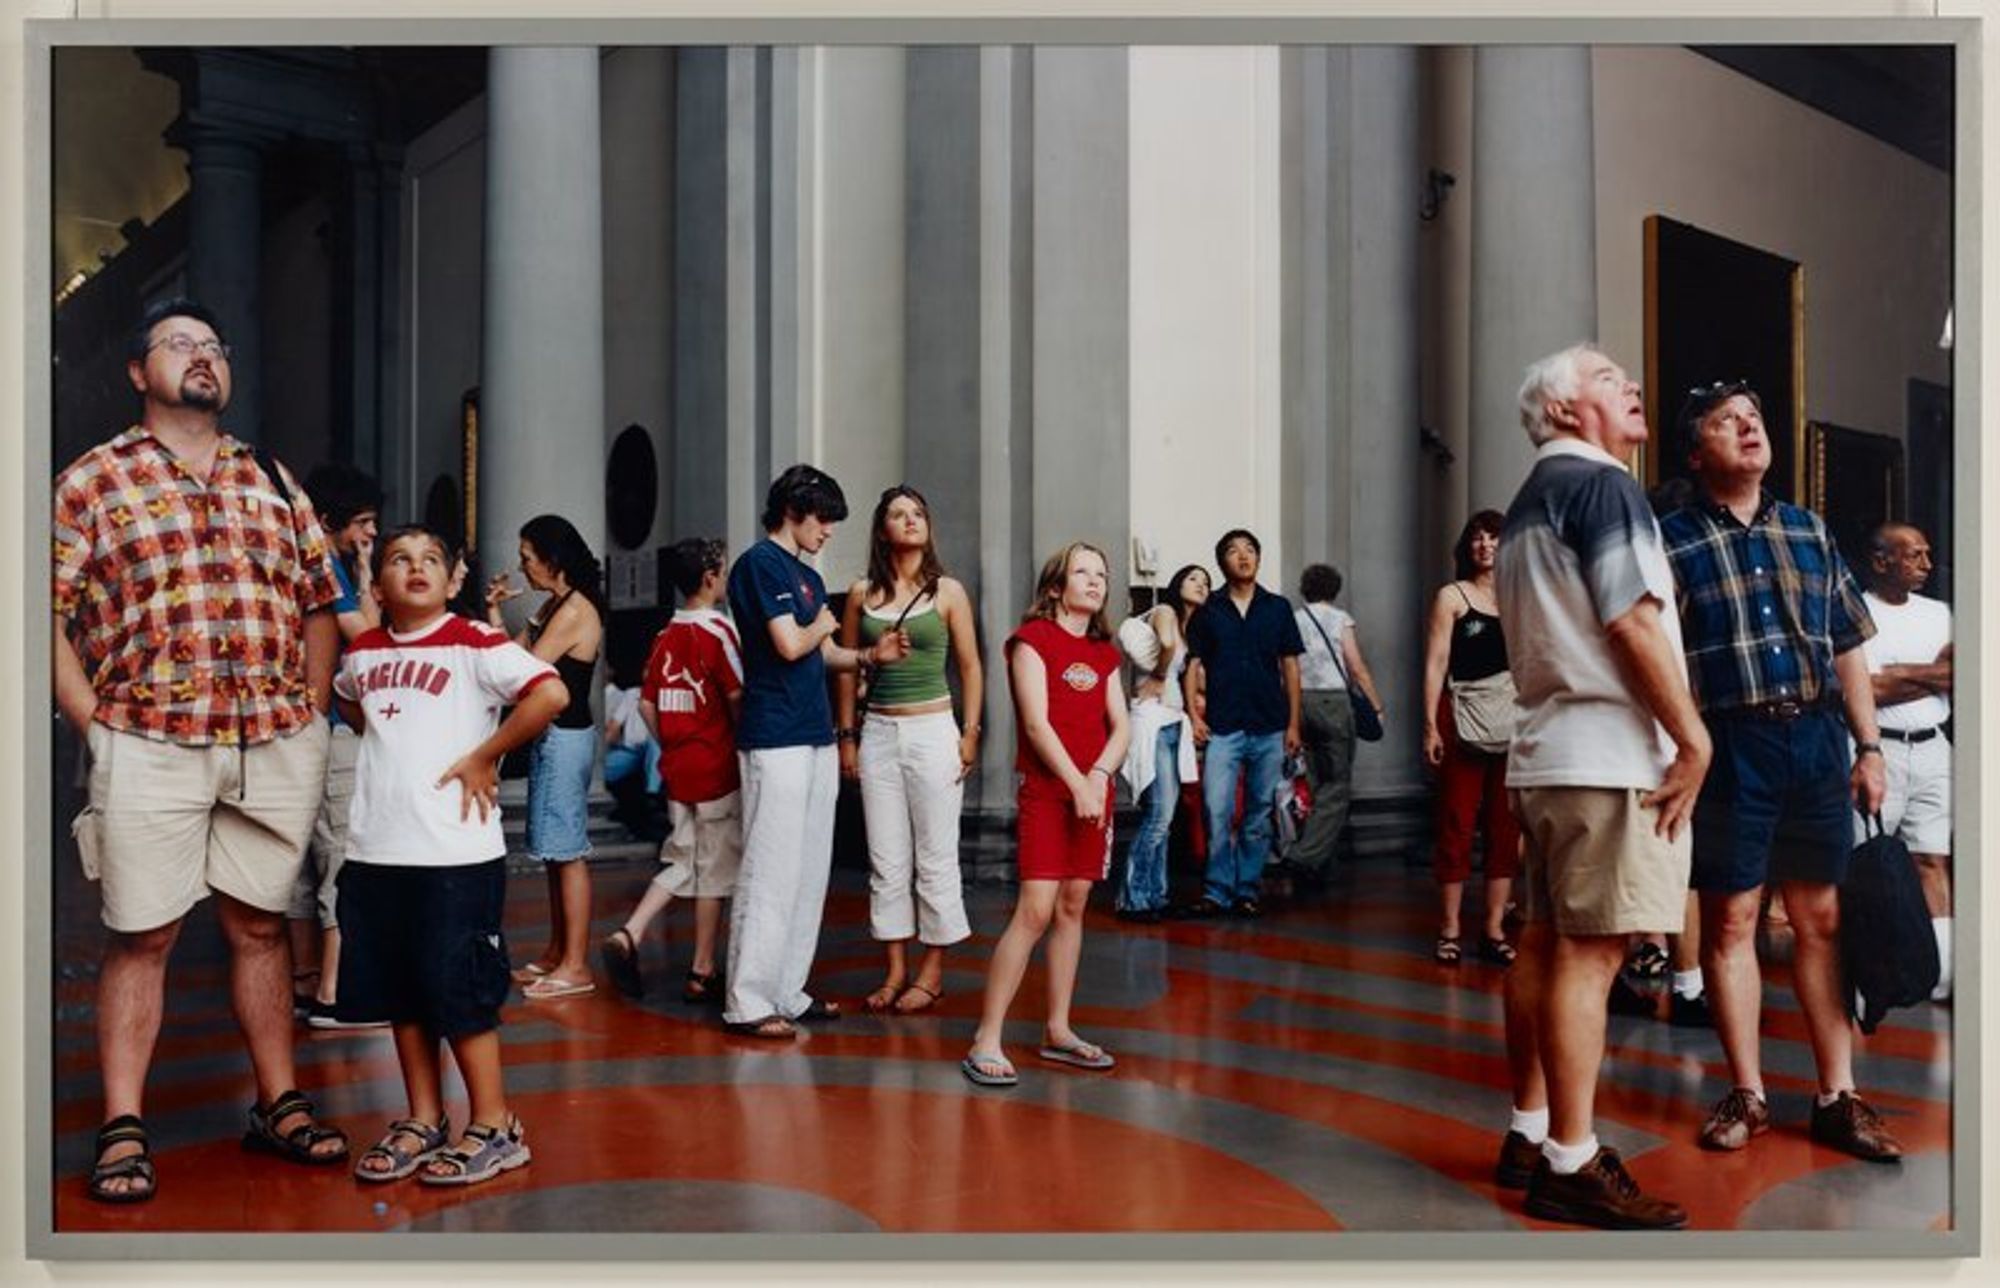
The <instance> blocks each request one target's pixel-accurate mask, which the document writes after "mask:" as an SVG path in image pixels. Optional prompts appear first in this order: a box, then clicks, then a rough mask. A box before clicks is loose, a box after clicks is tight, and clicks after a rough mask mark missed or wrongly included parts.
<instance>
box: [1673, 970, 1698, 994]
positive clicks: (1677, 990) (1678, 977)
mask: <svg viewBox="0 0 2000 1288" xmlns="http://www.w3.org/2000/svg"><path fill="white" fill-rule="evenodd" d="M1674 996H1675V997H1685V998H1687V999H1688V1000H1689V1001H1693V1000H1694V999H1695V998H1697V997H1700V996H1701V967H1699V966H1697V967H1695V968H1694V969H1693V970H1677V971H1675V972H1674Z"/></svg>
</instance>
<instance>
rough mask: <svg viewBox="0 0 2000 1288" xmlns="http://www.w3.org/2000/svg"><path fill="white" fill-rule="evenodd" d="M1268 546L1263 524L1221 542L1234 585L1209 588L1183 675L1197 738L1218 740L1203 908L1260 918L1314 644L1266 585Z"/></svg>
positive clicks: (1199, 909) (1206, 803)
mask: <svg viewBox="0 0 2000 1288" xmlns="http://www.w3.org/2000/svg"><path fill="white" fill-rule="evenodd" d="M1263 554H1264V547H1263V544H1262V543H1261V542H1259V541H1258V540H1257V538H1256V536H1255V535H1254V534H1253V533H1250V532H1247V531H1245V530H1244V529H1242V528H1236V529H1234V530H1232V531H1229V532H1226V533H1224V534H1223V535H1222V540H1220V541H1218V542H1216V543H1215V562H1216V563H1217V564H1219V565H1221V567H1222V575H1223V579H1224V581H1225V582H1226V583H1227V584H1226V587H1225V593H1223V594H1220V595H1211V596H1209V598H1208V602H1207V603H1205V604H1203V605H1202V606H1201V607H1200V608H1199V609H1197V610H1195V614H1194V616H1193V618H1191V619H1190V620H1189V622H1188V629H1187V641H1188V665H1187V671H1186V672H1185V673H1184V674H1183V675H1182V677H1181V683H1182V685H1183V686H1184V688H1185V692H1186V698H1187V710H1188V715H1189V717H1190V719H1192V720H1193V722H1194V740H1195V742H1196V743H1197V744H1200V745H1205V746H1206V747H1207V748H1208V755H1207V760H1206V762H1205V763H1204V766H1203V769H1202V789H1201V791H1202V806H1203V809H1204V811H1205V813H1206V815H1207V819H1208V875H1207V879H1206V880H1205V882H1204V883H1203V891H1202V898H1201V902H1200V903H1198V904H1196V905H1195V908H1194V910H1193V911H1194V915H1196V916H1203V917H1212V916H1215V915H1217V914H1218V913H1222V912H1230V911H1233V912H1235V913H1236V914H1238V915H1239V916H1244V917H1255V916H1257V915H1258V914H1259V912H1260V911H1261V910H1260V909H1259V907H1258V905H1257V894H1258V889H1259V885H1260V883H1261V882H1262V880H1263V876H1264V863H1265V861H1266V860H1267V859H1269V858H1270V857H1271V810H1270V800H1271V792H1272V790H1273V789H1274V788H1276V787H1277V785H1278V775H1279V773H1280V772H1282V770H1283V768H1284V762H1285V757H1286V756H1290V755H1295V754H1297V752H1298V750H1299V747H1300V745H1301V741H1300V737H1299V654H1301V653H1303V652H1305V651H1306V646H1305V641H1304V640H1302V639H1300V638H1299V625H1298V622H1297V620H1295V619H1294V617H1293V616H1292V606H1291V603H1290V602H1289V601H1288V600H1286V598H1285V597H1284V596H1283V595H1274V594H1272V593H1271V592H1270V591H1268V590H1265V589H1264V588H1263V587H1262V586H1259V585H1258V584H1257V569H1258V566H1259V564H1260V562H1261V561H1262V558H1263ZM1204 696H1205V698H1206V702H1205V704H1204V701H1203V698H1204ZM1246 776H1247V778H1248V780H1249V781H1248V789H1247V791H1246V792H1245V800H1246V801H1247V802H1248V804H1247V806H1246V807H1245V809H1244V811H1243V821H1242V825H1241V826H1240V827H1237V826H1235V825H1234V819H1235V814H1236V784H1237V781H1238V779H1239V778H1240V777H1246Z"/></svg>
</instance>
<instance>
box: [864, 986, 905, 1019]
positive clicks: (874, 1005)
mask: <svg viewBox="0 0 2000 1288" xmlns="http://www.w3.org/2000/svg"><path fill="white" fill-rule="evenodd" d="M902 991H903V986H902V985H901V984H884V985H882V987H880V988H878V989H876V990H875V991H874V992H872V993H870V994H869V995H868V996H867V997H866V998H864V999H863V1000H862V1003H861V1005H862V1006H863V1007H865V1008H866V1009H867V1010H868V1012H869V1013H870V1014H873V1015H880V1014H881V1013H882V1012H884V1011H886V1010H888V1009H889V1008H890V1007H892V1006H894V1005H895V1004H896V999H897V998H898V997H900V996H902Z"/></svg>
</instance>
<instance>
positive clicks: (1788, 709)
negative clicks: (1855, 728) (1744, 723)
mask: <svg viewBox="0 0 2000 1288" xmlns="http://www.w3.org/2000/svg"><path fill="white" fill-rule="evenodd" d="M1827 710H1831V706H1830V704H1828V703H1825V702H1800V701H1798V700H1797V699H1795V698H1788V699H1785V700H1784V701H1782V702H1753V703H1750V704H1748V705H1746V706H1740V707H1731V708H1730V709H1729V711H1728V713H1727V714H1729V715H1732V716H1735V717H1737V718H1738V719H1742V720H1768V721H1771V722H1773V723H1784V722H1786V721H1791V720H1798V719H1801V718H1803V717H1805V716H1810V715H1817V714H1819V713H1820V712H1822V711H1827Z"/></svg>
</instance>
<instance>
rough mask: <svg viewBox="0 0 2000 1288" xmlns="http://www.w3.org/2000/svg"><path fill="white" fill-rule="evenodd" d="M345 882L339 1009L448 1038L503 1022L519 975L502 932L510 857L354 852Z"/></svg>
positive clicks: (349, 1016)
mask: <svg viewBox="0 0 2000 1288" xmlns="http://www.w3.org/2000/svg"><path fill="white" fill-rule="evenodd" d="M338 884H339V888H340V899H339V904H338V907H337V913H338V916H339V919H340V938H341V943H340V986H339V994H338V996H339V1001H338V1003H337V1005H336V1006H335V1008H334V1013H335V1014H336V1015H338V1016H339V1017H340V1018H341V1019H343V1020H353V1021H364V1020H388V1021H389V1022H390V1023H392V1024H421V1025H423V1026H424V1027H425V1028H426V1029H428V1030H430V1031H431V1032H432V1033H435V1034H436V1035H437V1036H439V1037H441V1038H465V1037H474V1036H477V1035H478V1034H481V1033H487V1032H490V1031H492V1030H493V1029H496V1028H498V1027H500V1003H502V1002H503V1001H505V1000H506V998H507V990H508V988H509V986H510V985H511V984H512V982H513V981H512V979H511V977H510V976H509V974H508V971H507V943H506V941H505V940H504V939H502V938H501V935H500V916H501V912H502V909H503V907H504V905H505V903H506V899H507V860H506V859H504V858H499V859H493V860H491V861H490V862H487V863H474V864H467V865H464V866H459V867H448V868H432V867H404V866H399V865H392V864H387V863H362V862H359V861H355V860H350V861H348V862H347V863H345V864H343V865H342V866H341V869H340V877H339V879H338Z"/></svg>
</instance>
